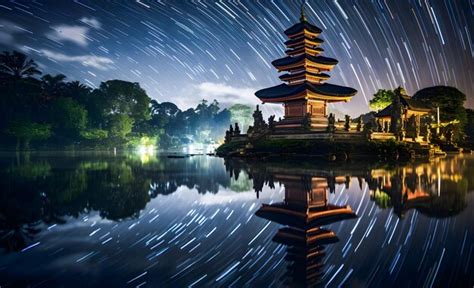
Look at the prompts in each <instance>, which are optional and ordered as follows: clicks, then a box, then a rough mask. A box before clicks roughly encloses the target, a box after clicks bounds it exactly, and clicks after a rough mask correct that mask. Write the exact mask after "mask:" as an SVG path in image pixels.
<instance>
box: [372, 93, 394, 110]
mask: <svg viewBox="0 0 474 288" xmlns="http://www.w3.org/2000/svg"><path fill="white" fill-rule="evenodd" d="M394 97H395V93H394V92H393V91H392V90H385V89H379V90H378V91H377V93H375V94H374V97H373V98H372V99H371V100H370V101H369V106H370V109H372V110H374V111H380V110H382V109H384V108H385V107H387V106H388V105H390V104H391V103H392V101H393V98H394Z"/></svg>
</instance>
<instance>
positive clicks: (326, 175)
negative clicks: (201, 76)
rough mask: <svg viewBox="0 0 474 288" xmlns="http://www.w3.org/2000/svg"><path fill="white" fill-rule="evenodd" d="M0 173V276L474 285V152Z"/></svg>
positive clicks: (62, 166) (75, 281)
mask: <svg viewBox="0 0 474 288" xmlns="http://www.w3.org/2000/svg"><path fill="white" fill-rule="evenodd" d="M0 179H1V180H0V181H1V182H0V184H1V187H2V189H1V191H0V245H1V246H0V247H1V248H0V249H1V250H2V254H1V256H0V286H2V285H3V286H5V285H7V287H8V285H17V286H18V285H27V284H30V285H38V286H39V287H52V286H58V285H66V284H67V286H68V287H74V286H84V285H86V286H88V287H90V286H104V285H105V286H137V285H142V284H143V285H148V286H150V287H156V286H160V287H162V286H176V285H178V286H184V285H195V286H201V285H217V286H229V285H236V286H242V285H246V284H247V285H251V286H287V285H290V286H295V285H301V286H313V285H317V284H318V285H322V286H325V285H327V286H338V285H341V284H343V285H350V286H368V285H369V286H382V285H383V286H390V285H398V286H399V285H404V286H423V285H427V286H431V285H434V286H439V285H443V286H446V285H448V284H451V285H454V284H458V285H459V284H463V285H464V284H469V283H473V282H474V276H473V275H471V274H470V272H471V271H472V268H474V255H473V253H474V252H473V249H474V244H473V243H474V241H473V238H474V237H473V233H474V227H473V226H474V225H473V224H472V219H473V216H474V215H473V214H474V213H473V209H472V205H473V203H474V202H473V201H474V196H473V195H474V193H472V191H473V190H474V158H473V157H472V156H458V157H452V158H446V159H438V160H436V161H434V162H431V163H418V164H409V165H405V166H400V167H396V166H390V165H388V164H384V165H374V164H361V163H352V164H350V163H349V164H344V165H340V164H339V165H328V164H318V163H312V162H309V161H301V160H295V159H293V160H288V159H287V160H285V161H279V162H275V161H273V162H268V161H262V160H260V161H251V160H247V161H239V160H233V161H231V160H226V161H224V160H223V159H220V158H215V157H208V156H195V157H189V158H183V159H172V158H167V157H161V156H153V155H152V156H148V157H147V158H146V159H145V160H144V159H143V157H140V156H137V155H113V154H106V153H76V154H58V153H55V154H51V153H50V154H30V155H2V157H0ZM262 204H265V205H264V206H262ZM387 283H390V284H388V285H387ZM471 286H472V284H471Z"/></svg>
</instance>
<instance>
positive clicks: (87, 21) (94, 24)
mask: <svg viewBox="0 0 474 288" xmlns="http://www.w3.org/2000/svg"><path fill="white" fill-rule="evenodd" d="M79 21H81V22H82V23H84V24H86V25H88V26H90V27H92V28H94V29H100V28H101V27H102V23H100V22H99V20H97V19H96V18H93V17H91V18H88V17H82V18H81V19H79Z"/></svg>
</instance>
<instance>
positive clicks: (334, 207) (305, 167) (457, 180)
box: [226, 158, 472, 286]
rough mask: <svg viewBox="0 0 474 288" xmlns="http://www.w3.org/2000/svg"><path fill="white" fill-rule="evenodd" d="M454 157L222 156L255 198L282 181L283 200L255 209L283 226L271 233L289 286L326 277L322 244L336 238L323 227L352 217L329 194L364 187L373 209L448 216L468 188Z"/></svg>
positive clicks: (460, 207) (309, 283)
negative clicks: (404, 160)
mask: <svg viewBox="0 0 474 288" xmlns="http://www.w3.org/2000/svg"><path fill="white" fill-rule="evenodd" d="M456 161H463V160H462V158H456V159H449V161H446V160H438V162H437V163H411V164H409V165H405V166H393V167H390V166H380V165H374V166H369V165H366V166H361V165H354V166H351V164H350V163H349V164H347V165H344V166H333V167H328V166H325V167H324V168H323V169H321V168H320V166H319V165H318V164H317V163H311V162H307V161H302V162H299V164H298V165H294V163H286V162H281V161H280V162H263V163H262V162H256V161H255V162H254V161H252V160H246V161H242V160H227V161H226V167H227V170H228V171H229V172H230V174H231V176H232V177H233V178H235V179H238V178H239V177H241V175H246V177H249V178H250V179H251V180H252V181H253V188H254V190H255V192H256V193H257V197H259V193H261V191H262V189H263V187H264V186H268V187H271V188H273V187H275V186H276V185H275V183H277V182H278V183H279V184H281V185H283V186H284V199H283V201H281V202H276V203H269V204H262V206H261V207H260V209H259V210H258V211H257V212H256V213H255V214H256V215H257V216H259V217H261V218H264V219H267V220H270V221H272V222H275V223H278V224H280V225H283V227H282V228H280V229H279V230H278V232H277V233H276V234H275V235H274V237H273V241H274V242H276V243H279V244H283V245H285V246H286V248H285V249H286V256H285V261H287V263H288V265H287V270H286V273H285V275H284V276H283V279H282V280H283V281H285V282H287V284H288V283H291V285H294V284H297V285H302V286H314V285H318V284H321V283H325V282H326V283H327V281H328V278H330V277H325V272H327V268H325V263H326V261H327V260H325V258H326V257H325V256H326V247H328V245H329V244H333V243H336V242H338V241H339V239H338V237H337V235H336V233H335V232H334V231H331V230H330V229H328V227H327V226H328V225H331V224H333V223H336V222H339V221H344V220H347V219H353V218H357V217H358V216H357V215H356V213H355V211H354V210H353V209H352V208H351V207H350V206H349V205H344V204H335V203H331V201H330V200H329V199H333V200H332V201H333V202H339V203H345V202H344V201H343V200H340V197H338V196H339V195H337V194H340V193H354V192H357V191H358V193H361V195H362V193H364V191H366V189H367V190H368V193H369V195H370V200H371V201H374V202H375V205H376V206H377V207H378V208H380V209H393V213H395V214H396V215H397V216H398V217H399V218H400V219H402V221H403V218H404V216H405V214H406V213H407V212H408V210H411V209H416V210H417V211H419V212H420V213H422V214H425V215H426V216H429V217H435V218H442V217H449V216H453V215H456V214H458V213H460V212H461V211H462V210H463V209H464V208H465V207H466V206H467V204H466V203H467V202H466V194H467V192H468V182H467V180H466V177H465V175H463V173H464V171H462V170H459V167H462V166H463V165H462V163H456ZM460 164H461V165H460ZM242 171H245V173H241V172H242ZM247 175H248V176H247ZM351 186H353V187H352V189H350V187H351ZM354 186H356V187H357V186H358V187H357V188H356V189H354V188H355V187H354ZM471 190H472V188H471ZM344 191H347V192H344ZM349 191H350V192H349ZM361 200H362V198H361ZM348 223H349V222H348ZM354 223H355V222H354ZM350 225H351V224H350ZM340 236H343V238H347V237H348V235H340Z"/></svg>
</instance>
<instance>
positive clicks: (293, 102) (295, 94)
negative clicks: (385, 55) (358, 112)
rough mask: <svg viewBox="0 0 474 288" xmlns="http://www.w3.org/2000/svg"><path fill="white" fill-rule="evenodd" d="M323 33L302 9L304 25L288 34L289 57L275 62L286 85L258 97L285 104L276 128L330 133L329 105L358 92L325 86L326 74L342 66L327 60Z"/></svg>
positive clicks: (266, 101) (264, 101) (265, 91)
mask: <svg viewBox="0 0 474 288" xmlns="http://www.w3.org/2000/svg"><path fill="white" fill-rule="evenodd" d="M321 32H322V30H321V29H320V28H318V27H316V26H315V25H312V24H311V23H309V22H308V21H307V19H306V17H305V15H304V10H303V7H302V8H301V18H300V22H299V23H297V24H295V25H293V26H291V27H290V28H288V29H287V30H286V31H285V32H284V33H285V34H286V36H288V38H289V40H288V41H286V42H285V45H286V47H287V48H288V49H287V50H286V54H287V56H286V57H283V58H280V59H277V60H275V61H273V62H272V64H273V66H275V67H276V69H277V70H278V72H282V71H286V72H287V73H286V74H283V75H281V76H280V79H281V80H282V81H285V82H286V83H284V84H280V85H278V86H274V87H270V88H266V89H262V90H259V91H257V92H256V93H255V95H256V96H257V97H258V98H259V99H260V100H261V101H262V102H263V103H283V106H284V107H285V117H284V119H283V120H281V121H278V122H276V123H275V128H283V129H288V128H289V129H294V128H299V127H308V128H310V129H311V130H326V128H327V126H328V104H329V103H336V102H347V101H349V100H351V98H352V96H354V95H355V94H356V93H357V90H355V89H353V88H350V87H344V86H338V85H334V84H329V83H325V81H326V80H328V79H329V77H330V76H329V75H328V74H326V72H329V71H331V70H332V69H333V68H334V66H336V64H337V63H338V61H337V60H336V59H333V58H328V57H324V56H322V55H321V54H322V53H323V51H324V50H323V49H322V48H321V47H320V46H321V44H322V43H323V42H324V41H323V40H322V39H320V38H318V36H319V35H320V34H321Z"/></svg>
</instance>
